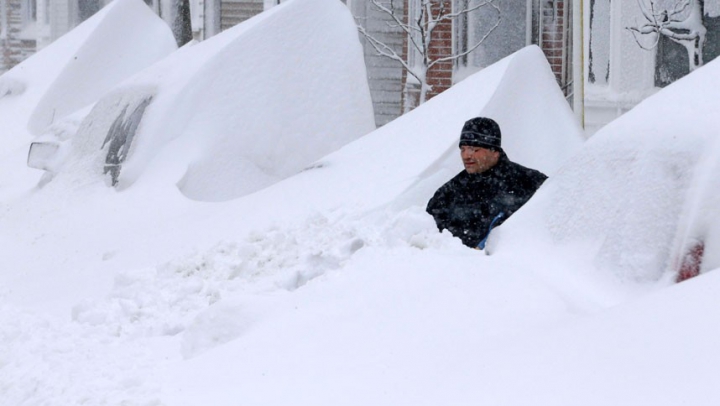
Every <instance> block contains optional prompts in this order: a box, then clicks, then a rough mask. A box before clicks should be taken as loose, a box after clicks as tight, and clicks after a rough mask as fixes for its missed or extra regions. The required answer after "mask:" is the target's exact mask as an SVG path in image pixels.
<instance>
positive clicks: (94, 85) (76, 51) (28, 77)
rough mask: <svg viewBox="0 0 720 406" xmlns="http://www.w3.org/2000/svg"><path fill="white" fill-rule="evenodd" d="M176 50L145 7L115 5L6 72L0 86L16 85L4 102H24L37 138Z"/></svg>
mask: <svg viewBox="0 0 720 406" xmlns="http://www.w3.org/2000/svg"><path fill="white" fill-rule="evenodd" d="M176 48H177V46H176V45H175V42H174V38H173V36H172V33H171V32H170V29H169V28H168V27H167V25H166V24H165V23H164V22H163V21H162V20H161V19H160V18H159V17H158V16H157V15H155V14H154V13H153V12H152V10H150V8H149V7H148V6H147V5H145V3H143V2H142V1H141V0H117V1H114V2H112V3H111V4H109V5H108V6H106V7H105V8H103V9H102V10H101V11H99V12H98V13H96V14H95V15H94V16H92V17H91V18H89V19H88V20H87V21H85V22H83V23H82V24H80V25H79V26H77V27H76V28H75V29H73V30H72V31H70V32H69V33H67V34H66V35H64V36H63V37H62V38H60V39H58V40H57V41H55V42H53V43H52V44H51V45H49V46H48V47H47V48H45V49H43V50H42V51H40V52H38V53H37V54H36V55H33V56H32V57H30V58H29V59H27V60H26V61H24V62H22V63H21V64H19V65H18V66H16V67H14V68H13V69H11V70H10V71H8V72H7V73H5V74H4V75H3V76H2V77H1V78H0V83H4V84H5V85H0V87H3V86H9V84H11V83H15V84H16V85H15V88H16V91H14V92H6V94H5V98H7V99H8V100H6V101H3V102H6V103H9V102H15V100H12V99H13V98H16V97H21V96H22V98H23V99H26V100H24V102H25V103H27V105H26V106H30V108H31V109H32V114H31V115H30V116H29V117H28V122H27V125H28V128H29V129H30V131H31V132H32V133H33V134H35V135H39V134H40V133H42V132H43V131H44V130H45V129H46V128H47V126H48V125H50V124H52V123H54V122H57V121H59V120H60V119H61V118H63V117H64V116H66V115H68V114H70V113H72V112H74V111H76V110H78V109H80V108H82V107H85V106H87V105H88V104H91V103H93V102H95V101H96V100H97V99H98V98H99V97H100V96H101V95H102V94H103V93H105V92H107V91H108V90H110V88H112V87H113V86H115V85H117V84H118V83H119V82H121V81H122V80H123V79H125V78H127V77H129V76H130V75H132V74H134V73H136V72H138V71H140V70H141V69H143V68H145V67H147V66H149V65H151V64H152V63H154V62H157V61H158V60H160V59H162V58H164V57H165V56H167V55H168V54H170V53H171V52H172V51H174V50H175V49H176ZM18 86H20V88H18ZM20 89H25V90H24V92H23V91H21V90H20ZM0 93H2V92H0ZM0 97H2V96H0ZM3 107H4V106H3V104H2V103H1V102H0V109H3Z"/></svg>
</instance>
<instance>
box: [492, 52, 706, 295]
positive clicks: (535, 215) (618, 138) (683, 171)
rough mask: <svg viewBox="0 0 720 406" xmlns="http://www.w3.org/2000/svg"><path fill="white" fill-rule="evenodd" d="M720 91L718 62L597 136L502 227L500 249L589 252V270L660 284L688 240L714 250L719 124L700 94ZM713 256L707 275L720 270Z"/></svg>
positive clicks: (682, 254) (647, 101)
mask: <svg viewBox="0 0 720 406" xmlns="http://www.w3.org/2000/svg"><path fill="white" fill-rule="evenodd" d="M718 85H720V63H718V62H712V63H710V64H708V65H707V66H705V67H704V68H703V69H700V70H698V71H697V72H694V73H693V74H691V75H689V76H688V77H687V78H683V79H682V80H680V81H678V82H676V83H675V84H673V85H672V86H669V87H668V88H666V89H664V90H662V91H661V92H659V93H657V94H656V95H654V96H652V97H650V98H648V99H647V100H645V101H644V102H643V103H641V104H640V105H638V106H637V107H636V108H635V109H633V110H632V111H631V112H629V113H627V114H626V115H625V116H623V117H621V118H620V119H618V120H616V121H614V122H613V123H611V124H609V125H608V126H607V127H605V128H604V129H602V130H600V131H599V132H598V133H597V134H596V135H595V136H593V138H592V139H591V140H590V141H589V142H588V143H586V145H585V147H584V148H583V149H582V150H581V151H580V152H579V153H578V154H577V155H575V156H574V157H573V158H572V159H571V160H570V161H569V162H568V163H567V164H566V165H564V166H563V167H562V168H561V169H560V171H559V172H558V174H557V175H556V176H555V177H551V179H550V180H549V181H548V182H546V184H545V185H544V186H543V188H542V189H541V190H540V191H539V192H538V195H536V197H535V198H534V199H533V200H532V201H531V202H530V203H529V204H528V206H527V207H526V208H525V210H524V213H522V214H521V215H520V216H517V218H513V219H511V220H510V221H509V222H508V223H506V224H505V225H504V226H503V227H501V228H500V230H502V231H501V232H500V233H498V234H499V235H498V237H499V238H498V239H497V241H502V242H498V249H499V250H502V251H505V252H511V251H513V252H514V251H516V250H528V249H533V248H532V247H539V246H542V247H545V245H546V244H544V243H543V242H552V243H551V244H552V245H555V246H561V245H566V246H567V245H568V244H570V245H575V246H581V245H584V246H585V248H584V249H583V250H584V253H583V255H584V256H585V260H587V261H590V262H592V266H594V267H596V268H598V269H605V270H608V271H609V272H610V273H612V274H613V275H615V276H617V277H620V278H621V279H624V280H634V281H656V280H659V279H660V278H662V277H663V276H668V277H671V275H670V274H673V273H674V272H676V271H677V269H673V264H677V262H678V260H682V258H683V257H684V255H685V253H684V252H683V250H684V249H686V248H687V241H688V239H706V241H705V244H717V241H716V238H715V237H713V236H715V235H717V232H718V221H719V219H718V217H719V214H718V211H717V209H716V208H717V206H716V205H714V203H715V202H717V199H718V194H717V190H719V189H718V188H717V187H713V186H715V185H717V182H716V181H714V180H713V177H711V176H709V175H708V174H709V173H712V172H713V170H714V168H717V154H718V152H717V149H718V147H717V145H718V144H717V143H718V136H717V134H719V133H720V124H718V121H717V120H716V119H715V117H716V113H715V112H714V107H713V105H714V101H713V98H712V96H711V95H709V94H708V93H707V92H703V89H707V88H712V87H715V86H718ZM705 95H707V96H705ZM683 213H684V214H683ZM503 229H504V230H503ZM530 229H532V231H530ZM545 248H547V247H545ZM712 248H714V249H712ZM712 248H711V247H710V246H709V245H705V252H714V251H717V250H718V248H717V245H713V247H712ZM536 249H540V248H536ZM712 258H714V262H707V263H704V264H703V269H706V270H708V269H712V268H715V267H717V266H718V265H719V264H718V263H717V257H716V256H712V257H710V256H709V257H707V258H706V259H708V260H709V259H712ZM675 266H676V265H675ZM668 272H669V273H668Z"/></svg>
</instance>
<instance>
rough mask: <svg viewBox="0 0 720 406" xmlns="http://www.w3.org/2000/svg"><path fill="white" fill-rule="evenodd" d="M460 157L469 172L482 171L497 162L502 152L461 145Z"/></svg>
mask: <svg viewBox="0 0 720 406" xmlns="http://www.w3.org/2000/svg"><path fill="white" fill-rule="evenodd" d="M460 157H461V158H462V161H463V165H465V170H466V171H467V172H468V173H482V172H485V171H486V170H488V169H490V168H492V167H493V166H495V164H497V162H498V159H499V158H500V152H499V151H493V150H490V149H487V148H482V147H471V146H469V145H463V146H461V147H460Z"/></svg>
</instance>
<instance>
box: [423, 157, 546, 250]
mask: <svg viewBox="0 0 720 406" xmlns="http://www.w3.org/2000/svg"><path fill="white" fill-rule="evenodd" d="M545 179H547V176H545V175H544V174H543V173H541V172H539V171H536V170H534V169H530V168H526V167H524V166H522V165H519V164H516V163H514V162H512V161H510V160H509V159H508V157H507V155H505V153H504V152H503V153H501V155H500V159H499V160H498V163H497V164H496V165H495V166H493V167H492V168H490V169H489V170H487V171H485V172H483V173H478V174H470V173H468V172H467V171H464V170H463V171H462V172H460V173H459V174H458V175H457V176H455V177H454V178H452V179H451V180H450V181H449V182H447V183H446V184H444V185H443V186H442V187H440V189H438V190H437V192H435V195H434V196H433V197H432V199H430V201H429V202H428V205H427V209H426V210H427V212H428V213H430V214H431V215H432V216H433V217H434V218H435V222H436V223H437V226H438V229H439V230H441V231H442V230H443V229H447V230H448V231H450V232H451V233H452V235H454V236H456V237H458V238H460V239H461V240H462V242H463V244H465V245H467V246H469V247H473V248H475V247H477V246H478V244H479V243H480V242H481V241H483V240H484V239H485V237H486V236H487V235H488V233H489V232H490V224H491V223H492V222H493V219H495V218H496V217H497V216H498V215H499V214H500V213H503V215H502V216H501V217H500V218H499V219H498V220H497V221H496V222H495V224H493V227H496V226H498V225H500V224H502V222H503V221H505V220H506V219H507V218H508V217H510V216H511V215H512V214H513V213H515V211H517V210H518V209H519V208H520V207H521V206H522V205H523V204H525V202H527V201H528V200H530V198H531V197H532V195H533V194H534V193H535V191H536V190H537V189H538V188H539V187H540V185H542V183H543V182H544V181H545Z"/></svg>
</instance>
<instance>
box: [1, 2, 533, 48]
mask: <svg viewBox="0 0 720 406" xmlns="http://www.w3.org/2000/svg"><path fill="white" fill-rule="evenodd" d="M0 1H2V0H0ZM533 1H535V0H527V6H526V8H525V9H526V10H527V12H526V13H525V45H532V14H533Z"/></svg>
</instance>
